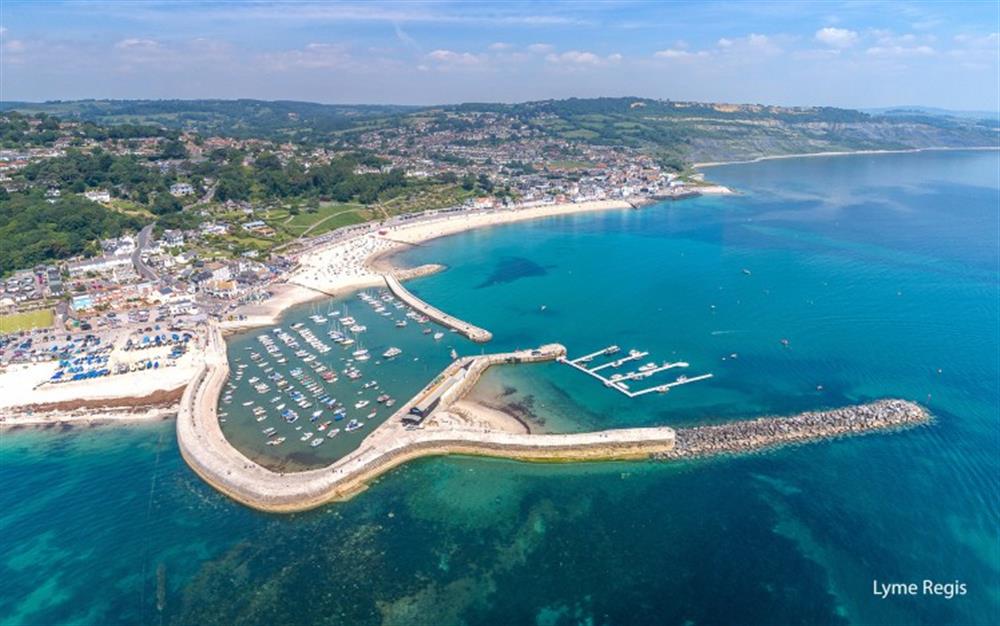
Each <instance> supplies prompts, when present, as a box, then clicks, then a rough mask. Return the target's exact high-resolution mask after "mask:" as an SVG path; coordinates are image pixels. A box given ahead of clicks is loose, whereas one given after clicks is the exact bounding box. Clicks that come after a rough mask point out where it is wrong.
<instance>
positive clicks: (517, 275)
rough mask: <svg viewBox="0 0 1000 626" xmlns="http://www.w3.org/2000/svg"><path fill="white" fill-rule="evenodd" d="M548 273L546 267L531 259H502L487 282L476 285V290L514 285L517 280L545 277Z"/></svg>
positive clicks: (514, 257)
mask: <svg viewBox="0 0 1000 626" xmlns="http://www.w3.org/2000/svg"><path fill="white" fill-rule="evenodd" d="M548 273H549V272H548V270H547V269H545V267H543V266H541V265H539V264H538V263H535V262H534V261H532V260H531V259H526V258H524V257H520V256H505V257H500V259H499V260H498V261H497V263H496V266H495V267H494V268H493V272H492V273H491V274H490V275H489V276H488V277H487V278H486V280H484V281H483V282H481V283H479V284H478V285H476V289H482V288H484V287H492V286H493V285H502V284H505V283H512V282H514V281H515V280H520V279H522V278H530V277H532V276H545V275H546V274H548Z"/></svg>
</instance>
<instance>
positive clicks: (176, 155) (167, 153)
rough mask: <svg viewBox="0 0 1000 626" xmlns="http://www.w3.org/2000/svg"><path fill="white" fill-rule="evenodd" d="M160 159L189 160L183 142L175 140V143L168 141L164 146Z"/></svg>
mask: <svg viewBox="0 0 1000 626" xmlns="http://www.w3.org/2000/svg"><path fill="white" fill-rule="evenodd" d="M160 158H163V159H186V158H188V151H187V148H186V147H185V146H184V144H183V143H182V142H180V141H178V140H176V139H175V140H173V141H168V142H167V143H166V145H164V146H163V152H161V153H160Z"/></svg>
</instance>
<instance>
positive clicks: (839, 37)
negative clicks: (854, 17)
mask: <svg viewBox="0 0 1000 626" xmlns="http://www.w3.org/2000/svg"><path fill="white" fill-rule="evenodd" d="M816 41H818V42H820V43H822V44H826V45H828V46H832V47H834V48H850V47H851V46H853V45H854V44H856V43H858V34H857V33H856V32H854V31H853V30H847V29H846V28H833V27H827V28H821V29H819V30H818V31H816Z"/></svg>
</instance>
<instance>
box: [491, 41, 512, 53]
mask: <svg viewBox="0 0 1000 626" xmlns="http://www.w3.org/2000/svg"><path fill="white" fill-rule="evenodd" d="M511 47H512V46H511V45H510V44H509V43H505V42H503V41H498V42H496V43H491V44H490V50H497V51H500V50H509V49H510V48H511Z"/></svg>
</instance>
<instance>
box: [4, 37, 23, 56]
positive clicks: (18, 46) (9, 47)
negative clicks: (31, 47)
mask: <svg viewBox="0 0 1000 626" xmlns="http://www.w3.org/2000/svg"><path fill="white" fill-rule="evenodd" d="M27 47H28V46H27V45H25V43H24V42H23V41H21V40H20V39H11V40H10V41H7V42H5V43H4V44H3V49H4V52H10V53H12V54H17V53H19V52H24V51H25V50H26V49H27Z"/></svg>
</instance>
